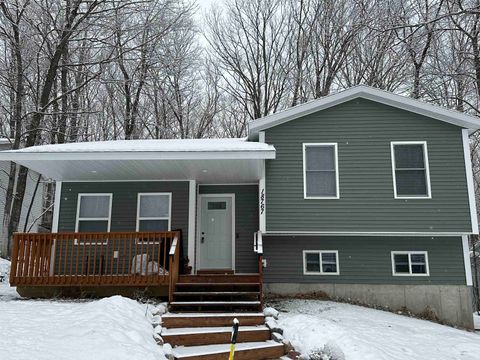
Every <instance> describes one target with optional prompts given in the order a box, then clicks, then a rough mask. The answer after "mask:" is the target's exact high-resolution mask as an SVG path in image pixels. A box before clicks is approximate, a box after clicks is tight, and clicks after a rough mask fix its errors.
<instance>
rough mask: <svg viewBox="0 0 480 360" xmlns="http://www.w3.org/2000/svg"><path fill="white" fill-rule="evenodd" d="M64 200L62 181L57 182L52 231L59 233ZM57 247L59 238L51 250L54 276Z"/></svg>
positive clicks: (50, 272) (51, 270)
mask: <svg viewBox="0 0 480 360" xmlns="http://www.w3.org/2000/svg"><path fill="white" fill-rule="evenodd" d="M61 201H62V182H61V181H56V182H55V198H54V199H53V219H52V233H58V223H59V221H60V202H61ZM56 248H57V239H53V246H52V250H51V251H50V258H51V259H52V261H51V263H50V269H49V274H50V275H51V276H52V275H53V271H54V268H55V255H56V254H55V249H56Z"/></svg>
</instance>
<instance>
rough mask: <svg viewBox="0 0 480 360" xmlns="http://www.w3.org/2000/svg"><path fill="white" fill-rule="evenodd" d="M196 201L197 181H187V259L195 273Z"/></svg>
mask: <svg viewBox="0 0 480 360" xmlns="http://www.w3.org/2000/svg"><path fill="white" fill-rule="evenodd" d="M196 201H197V183H196V181H195V180H190V181H189V186H188V252H187V254H188V259H189V261H190V262H189V265H190V266H191V267H192V274H195V233H196V232H195V214H196V209H195V208H196Z"/></svg>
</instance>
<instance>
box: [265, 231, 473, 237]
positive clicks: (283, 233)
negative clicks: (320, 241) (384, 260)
mask: <svg viewBox="0 0 480 360" xmlns="http://www.w3.org/2000/svg"><path fill="white" fill-rule="evenodd" d="M319 235H331V236H430V237H437V236H439V237H440V236H463V235H471V233H469V232H437V233H436V232H414V231H410V232H408V231H398V232H382V231H378V232H371V231H370V232H369V231H267V232H265V233H263V236H319Z"/></svg>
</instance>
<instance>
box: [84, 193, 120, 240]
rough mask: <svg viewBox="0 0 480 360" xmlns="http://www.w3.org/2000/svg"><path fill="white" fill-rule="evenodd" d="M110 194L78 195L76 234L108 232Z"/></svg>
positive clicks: (110, 204)
mask: <svg viewBox="0 0 480 360" xmlns="http://www.w3.org/2000/svg"><path fill="white" fill-rule="evenodd" d="M111 209H112V194H78V203H77V222H76V229H75V230H76V231H77V232H109V231H110V215H111Z"/></svg>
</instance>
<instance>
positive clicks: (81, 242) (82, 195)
mask: <svg viewBox="0 0 480 360" xmlns="http://www.w3.org/2000/svg"><path fill="white" fill-rule="evenodd" d="M88 196H108V197H109V203H108V206H109V209H108V218H90V217H89V218H80V204H81V202H82V197H88ZM112 199H113V194H112V193H79V194H78V197H77V215H76V218H75V232H78V227H79V224H80V221H107V222H108V225H107V232H110V225H111V223H112ZM73 244H74V245H85V242H84V241H78V239H75V241H74V242H73ZM88 244H90V243H88ZM106 244H107V240H105V241H103V242H102V243H97V244H96V245H106ZM94 245H95V244H94Z"/></svg>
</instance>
